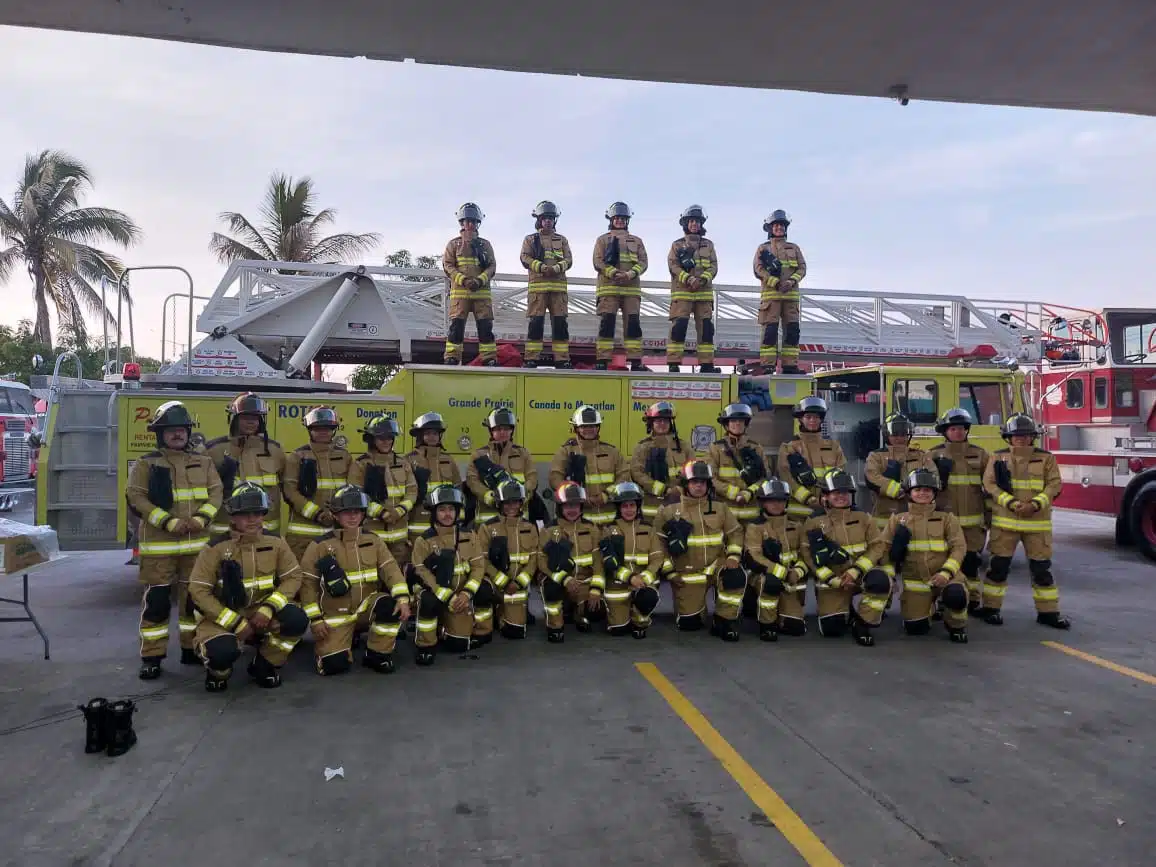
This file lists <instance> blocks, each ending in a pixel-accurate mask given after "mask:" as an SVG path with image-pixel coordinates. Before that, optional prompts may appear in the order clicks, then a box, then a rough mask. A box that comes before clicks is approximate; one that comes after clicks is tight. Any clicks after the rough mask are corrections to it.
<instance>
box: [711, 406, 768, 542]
mask: <svg viewBox="0 0 1156 867" xmlns="http://www.w3.org/2000/svg"><path fill="white" fill-rule="evenodd" d="M753 418H754V414H753V413H752V412H751V408H750V407H749V406H747V405H746V404H745V403H732V404H729V405H728V406H727V407H726V408H725V409H724V410H723V411H722V412H721V413H719V416H718V423H719V424H720V425H722V429H723V436H722V439H718V440H715V441H714V442H713V443H711V446H710V448H709V449H708V450H707V453H706V454H707V461H708V462H709V463H710V468H711V473H712V474H713V476H714V477H715V478H716V479H718V484H719V487H720V488H722V491H721V493H722V495H723V497H725V498H726V500H727V504H728V505H730V509H731V511H732V512H734V515H735V517H736V518H738V519H739V520H740V521H744V522H745V521H753V520H754V519H755V518H757V517H758V516H759V507H758V506H757V505H755V504H753V503H752V502H751V500H752V499H753V498H754V492H755V491H757V490H758V489H759V485H760V484H761V483H762V482H763V480H764V479H766V478H767V460H766V455H765V454H764V453H763V447H762V446H761V445H759V444H758V443H757V442H755V441H754V440H752V439H751V438H750V437H748V436H747V428H749V427H750V426H751V420H752V419H753ZM724 485H725V487H724Z"/></svg>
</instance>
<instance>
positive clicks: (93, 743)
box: [76, 698, 108, 753]
mask: <svg viewBox="0 0 1156 867" xmlns="http://www.w3.org/2000/svg"><path fill="white" fill-rule="evenodd" d="M76 707H77V709H78V710H79V711H80V712H81V713H82V714H84V751H85V752H86V753H102V752H104V750H105V748H106V747H107V746H108V740H107V738H108V722H107V720H106V717H107V715H108V701H107V700H106V699H103V698H90V699H89V700H88V703H87V704H79V705H77V706H76Z"/></svg>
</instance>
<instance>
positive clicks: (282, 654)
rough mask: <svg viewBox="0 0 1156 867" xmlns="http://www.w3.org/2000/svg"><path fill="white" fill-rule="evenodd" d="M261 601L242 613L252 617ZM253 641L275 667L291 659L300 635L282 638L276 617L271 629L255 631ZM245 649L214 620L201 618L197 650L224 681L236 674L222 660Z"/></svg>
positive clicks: (206, 663) (211, 669) (210, 669)
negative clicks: (290, 656) (290, 655)
mask: <svg viewBox="0 0 1156 867" xmlns="http://www.w3.org/2000/svg"><path fill="white" fill-rule="evenodd" d="M260 607H261V606H260V604H257V605H250V606H249V607H248V608H246V609H244V610H243V611H241V612H240V614H241V616H242V617H244V618H245V619H250V618H252V617H253V615H254V614H256V613H257V609H258V608H260ZM253 636H254V638H253V640H254V641H255V643H256V644H257V653H258V655H260V656H261V657H262V658H264V660H265V661H266V662H268V663H269V664H270V665H272V666H273V667H274V668H280V667H281V666H283V665H284V664H285V662H286V660H288V659H289V654H290V652H292V650H293V648H294V647H296V646H297V642H298V641H299V640H300V638H297V637H294V638H289V637H282V636H281V624H280V623H278V622H277V618H276V617H274V618H271V619H270V620H269V626H268V628H266V629H264V630H256V629H255V630H254V631H253ZM243 649H244V648H242V647H241V642H240V641H239V640H238V639H237V636H236V635H234V634H233V633H232V632H230V631H229V630H227V629H225V628H224V627H222V626H219V625H218V624H216V623H214V622H213V621H212V620H201V621H200V622H199V623H198V624H197V630H196V650H197V655H198V656H200V657H201V659H203V660H204V661H205V667H206V668H208V670H209V671H210V672H212V673H213V674H214V675H216V677H217V678H219V679H221V680H225V679H227V678H228V677H229V675H231V674H232V673H233V665H232V662H231V661H230V662H229V663H228V665H227V667H226V666H223V665H222V663H221V662H220V661H219V660H222V659H231V660H234V661H235V660H236V659H238V658H239V657H240V656H241V652H242V650H243Z"/></svg>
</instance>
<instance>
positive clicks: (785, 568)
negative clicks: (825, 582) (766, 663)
mask: <svg viewBox="0 0 1156 867" xmlns="http://www.w3.org/2000/svg"><path fill="white" fill-rule="evenodd" d="M755 496H756V497H757V498H758V501H759V505H760V506H761V507H762V512H763V513H762V515H761V516H759V518H757V519H756V520H755V521H752V522H751V523H750V524H748V525H747V529H746V538H745V542H744V545H743V547H744V549H745V550H744V554H743V556H744V559H745V560H746V563H747V565H748V566H749V567H750V569H751V571H752V572H753V573H754V574H755V578H754V580H753V582H752V584H753V585H754V588H755V592H756V595H757V597H758V605H759V614H758V617H759V638H761V639H762V640H763V641H778V639H779V633H780V632H782V633H783V634H784V635H806V634H807V621H806V620H805V619H804V618H803V605H804V603H805V602H806V594H807V573H806V569H805V567H804V566H803V563H802V562H801V561H800V560H799V535H800V532H801V531H802V529H803V528H802V525H801V524H797V523H796V522H795V521H793V520H791V518H790V516H788V515H787V503H788V502H789V501H790V499H791V489H790V488H789V487H788V486H787V483H786V482H784V481H782V480H781V479H767V481H765V482H763V483H762V484H761V485H760V486H759V489H758V491H757V492H756V493H755Z"/></svg>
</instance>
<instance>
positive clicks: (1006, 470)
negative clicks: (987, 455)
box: [993, 460, 1016, 497]
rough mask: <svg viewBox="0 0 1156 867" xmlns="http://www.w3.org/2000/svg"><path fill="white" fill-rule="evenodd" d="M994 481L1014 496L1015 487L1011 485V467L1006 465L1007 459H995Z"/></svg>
mask: <svg viewBox="0 0 1156 867" xmlns="http://www.w3.org/2000/svg"><path fill="white" fill-rule="evenodd" d="M993 472H994V473H995V483H996V485H997V486H998V487H999V488H1000V489H1001V490H1003V491H1005V492H1007V493H1009V494H1011V495H1012V496H1013V497H1014V496H1015V492H1016V491H1015V488H1014V487H1012V475H1011V467H1009V466H1008V465H1007V461H1000V460H997V461H996V462H995V469H994V470H993Z"/></svg>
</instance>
